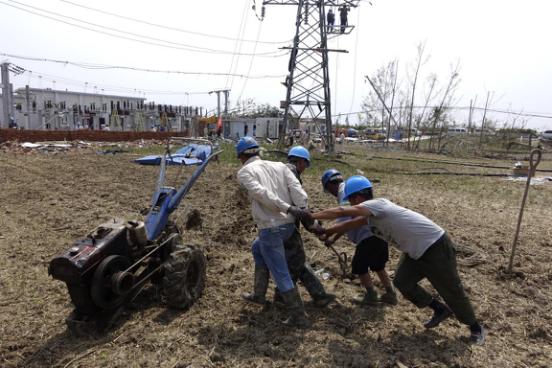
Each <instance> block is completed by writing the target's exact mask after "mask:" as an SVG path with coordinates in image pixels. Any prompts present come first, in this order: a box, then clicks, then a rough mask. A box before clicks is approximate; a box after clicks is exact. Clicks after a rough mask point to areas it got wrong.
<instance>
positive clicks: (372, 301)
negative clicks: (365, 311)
mask: <svg viewBox="0 0 552 368" xmlns="http://www.w3.org/2000/svg"><path fill="white" fill-rule="evenodd" d="M353 303H355V304H359V305H372V306H373V305H378V303H379V298H378V293H377V292H376V290H374V288H373V287H372V288H369V289H366V294H364V296H359V297H356V298H354V299H353Z"/></svg>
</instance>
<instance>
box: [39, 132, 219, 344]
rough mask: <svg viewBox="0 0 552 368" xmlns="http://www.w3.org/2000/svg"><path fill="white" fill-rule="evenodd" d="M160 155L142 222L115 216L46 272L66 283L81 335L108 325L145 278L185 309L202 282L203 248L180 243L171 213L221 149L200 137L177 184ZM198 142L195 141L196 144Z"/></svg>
mask: <svg viewBox="0 0 552 368" xmlns="http://www.w3.org/2000/svg"><path fill="white" fill-rule="evenodd" d="M169 143H170V142H168V143H167V150H166V152H165V154H164V155H163V156H161V157H160V173H159V180H158V182H157V188H156V190H155V192H154V194H153V197H152V201H151V207H150V208H149V210H148V211H147V214H146V216H145V220H144V221H127V220H122V219H113V220H111V221H108V222H106V223H104V224H102V225H100V226H98V227H97V228H95V229H94V230H92V232H90V233H89V234H88V235H86V236H85V237H84V238H81V239H78V240H77V241H75V242H74V243H73V245H72V246H71V248H69V250H67V251H65V252H63V253H61V254H60V255H58V256H56V257H55V258H54V259H52V261H51V262H50V265H49V267H48V273H49V274H50V275H52V276H53V277H54V278H55V279H57V280H61V281H63V282H65V283H66V284H67V289H68V290H69V295H70V297H71V300H72V302H73V304H74V306H75V309H74V311H73V312H72V313H71V315H70V316H69V317H68V318H67V320H66V321H67V326H68V328H69V330H70V331H71V332H74V333H77V334H82V333H88V332H93V330H96V331H101V330H104V329H106V328H108V327H109V326H110V325H111V324H112V323H113V322H114V321H115V319H116V318H117V316H118V315H119V314H120V312H121V311H122V309H123V305H124V304H125V302H129V301H131V300H133V299H134V298H136V296H137V295H138V294H139V293H140V292H141V291H142V290H143V289H144V287H145V286H146V285H147V283H148V282H150V281H151V282H152V283H153V284H155V285H157V286H158V287H159V289H160V291H161V297H162V299H163V301H164V302H165V303H166V304H167V305H168V306H169V307H172V308H179V309H185V308H187V307H189V306H190V305H191V304H192V303H194V301H196V300H197V299H198V298H199V297H200V296H201V293H202V291H203V288H204V285H205V271H206V261H205V256H204V254H203V251H202V250H201V249H200V248H198V247H196V246H193V245H184V244H183V240H182V237H181V235H180V231H179V229H178V228H177V226H176V224H175V222H174V221H172V220H171V219H170V218H169V216H170V214H171V213H172V212H174V210H176V209H177V207H178V205H179V203H180V201H181V200H182V198H184V196H185V195H186V193H188V191H189V190H190V188H191V187H192V186H193V184H194V183H195V181H196V180H197V178H198V177H199V176H200V175H201V173H202V172H203V170H205V168H206V167H207V165H208V164H209V161H210V160H211V159H212V158H214V157H216V156H217V155H218V154H219V153H220V152H215V148H214V147H213V146H212V145H211V144H210V143H208V142H207V141H206V142H202V145H201V146H199V147H200V148H201V149H200V150H198V151H197V152H199V154H197V157H195V159H197V160H196V162H197V163H199V165H198V167H197V168H196V170H195V171H194V173H193V174H192V176H191V177H190V178H189V179H188V180H187V181H186V182H185V183H184V184H183V185H182V186H181V187H180V188H178V189H175V188H172V187H169V186H165V173H166V168H167V165H168V163H169V162H170V160H171V157H172V156H171V154H170V151H169ZM196 146H197V145H196Z"/></svg>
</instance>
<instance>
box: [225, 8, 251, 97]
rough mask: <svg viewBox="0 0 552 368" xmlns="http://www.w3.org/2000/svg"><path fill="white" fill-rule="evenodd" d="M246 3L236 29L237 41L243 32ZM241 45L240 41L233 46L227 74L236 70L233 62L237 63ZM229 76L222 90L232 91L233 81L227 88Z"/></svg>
mask: <svg viewBox="0 0 552 368" xmlns="http://www.w3.org/2000/svg"><path fill="white" fill-rule="evenodd" d="M247 2H248V0H245V1H244V7H243V11H242V17H241V21H240V26H239V28H238V39H239V38H240V37H241V36H242V34H243V30H244V28H245V23H246V22H245V18H246V14H247ZM241 45H242V43H241V42H240V41H236V43H235V44H234V52H233V53H232V60H231V62H230V70H229V72H228V74H231V73H232V70H238V67H237V65H236V68H235V69H233V68H234V62H236V64H237V63H238V62H239V56H238V53H239V52H240V51H241ZM238 47H239V49H238ZM236 57H237V60H236ZM230 80H231V79H230V76H227V77H226V83H225V84H224V89H232V84H234V83H233V79H232V83H231V84H230V88H228V82H229V81H230Z"/></svg>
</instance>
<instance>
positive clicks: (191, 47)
mask: <svg viewBox="0 0 552 368" xmlns="http://www.w3.org/2000/svg"><path fill="white" fill-rule="evenodd" d="M7 1H10V2H12V3H16V4H19V5H22V6H26V7H28V8H31V9H35V10H38V11H41V12H44V13H47V14H52V15H54V16H57V17H62V18H66V19H71V20H74V21H77V22H81V23H85V24H89V25H91V26H94V27H97V28H100V29H94V28H90V27H86V26H83V25H80V24H75V23H71V22H67V21H64V20H62V19H58V18H54V17H52V16H48V15H46V14H41V13H37V12H35V11H32V10H29V9H25V8H21V7H19V6H16V5H13V4H8V3H6V2H4V1H0V4H3V5H5V6H8V7H11V8H14V9H18V10H21V11H24V12H27V13H30V14H33V15H37V16H39V17H43V18H47V19H51V20H54V21H56V22H60V23H63V24H67V25H70V26H73V27H77V28H81V29H85V30H88V31H91V32H96V33H100V34H104V35H107V36H111V37H115V38H120V39H124V40H128V41H134V42H139V43H143V44H147V45H153V46H159V47H165V48H170V49H176V50H185V51H190V52H198V53H207V54H232V52H231V51H227V50H219V49H210V48H205V47H199V46H194V45H187V44H182V43H178V42H172V41H167V40H162V39H158V38H154V37H149V36H146V35H141V34H137V33H133V32H127V31H124V30H120V29H117V28H112V27H107V26H102V25H99V24H96V23H92V22H88V21H85V20H82V19H78V18H74V17H69V16H65V15H62V14H59V13H55V12H51V11H48V10H45V9H41V8H37V7H34V6H31V5H27V4H24V3H20V2H17V1H15V0H7ZM101 29H107V30H110V31H114V32H118V33H122V34H127V35H131V36H136V37H141V38H144V39H149V40H151V41H146V40H141V39H137V38H133V37H128V36H124V35H118V34H114V33H110V32H106V31H103V30H101ZM160 42H164V43H166V44H163V43H160ZM286 54H287V53H281V52H279V51H271V52H266V53H262V54H258V56H261V57H273V58H276V57H281V56H285V55H286ZM243 55H251V54H250V53H243Z"/></svg>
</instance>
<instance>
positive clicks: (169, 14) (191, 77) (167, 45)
mask: <svg viewBox="0 0 552 368" xmlns="http://www.w3.org/2000/svg"><path fill="white" fill-rule="evenodd" d="M254 2H256V3H257V4H258V6H257V13H255V11H253V10H252V8H251V5H252V4H253V3H254ZM260 3H261V1H260V0H256V1H255V0H232V1H229V0H202V1H190V0H178V1H176V0H173V1H168V0H159V1H156V2H152V1H146V0H132V1H131V0H118V1H107V0H95V1H93V2H90V1H84V0H40V1H38V0H34V1H33V0H0V35H1V36H0V40H1V41H0V54H9V55H17V56H24V57H31V58H38V59H54V60H63V61H71V62H77V63H83V64H93V65H99V64H102V65H117V66H125V67H135V68H142V69H155V70H171V71H181V72H194V73H207V74H199V75H198V74H176V73H148V72H145V71H136V70H123V69H105V68H95V67H94V68H92V69H91V68H90V67H88V68H82V67H77V66H74V65H71V64H60V63H50V62H45V61H31V60H25V59H20V58H16V57H13V56H6V55H0V61H9V62H11V63H13V64H16V65H18V66H21V67H23V68H25V69H26V70H29V71H31V72H26V73H24V74H22V75H19V76H13V75H12V77H11V78H12V83H13V84H14V87H15V88H20V87H24V86H25V85H26V84H29V85H30V86H31V87H36V88H55V89H66V88H67V89H69V90H74V91H87V92H98V93H106V94H107V93H109V94H122V95H128V96H142V97H145V98H146V99H147V100H148V101H155V102H158V103H166V104H174V105H177V104H182V105H196V106H204V107H206V108H207V109H209V110H213V109H214V108H215V107H216V96H215V95H214V94H211V95H209V94H208V93H206V92H209V91H213V90H217V89H226V88H229V89H231V92H230V105H231V106H233V105H234V104H235V103H236V101H237V100H238V99H242V100H243V99H248V98H253V99H254V100H255V102H256V103H258V104H263V103H269V104H271V105H276V106H278V105H279V103H280V100H283V99H285V93H286V91H285V87H284V86H283V85H282V84H281V82H283V81H284V79H285V75H286V73H287V65H288V61H289V54H288V53H287V52H286V51H283V50H280V49H279V47H282V46H287V45H290V40H291V39H292V38H293V36H294V31H295V14H296V8H295V7H294V6H276V5H267V7H266V14H265V18H264V19H263V20H262V21H260V20H259V19H258V18H259V15H260V14H259V13H260V11H259V8H260ZM370 3H371V4H370ZM83 6H85V7H89V8H93V9H96V10H100V11H102V12H99V11H95V10H93V9H87V8H85V7H83ZM551 11H552V3H550V2H549V1H545V0H526V1H523V2H522V1H512V0H501V1H500V0H485V1H481V0H479V1H478V0H464V1H451V0H418V1H413V0H371V2H368V1H366V0H362V1H360V6H359V7H358V8H355V9H353V10H352V11H351V12H350V13H349V24H352V25H355V29H354V30H353V32H352V33H351V34H350V35H346V36H340V37H337V38H336V39H334V40H332V41H331V42H330V43H329V47H330V48H338V49H346V50H348V51H349V53H347V54H341V53H340V54H337V53H332V54H331V55H330V61H329V65H330V86H331V93H332V104H333V106H332V112H333V113H335V114H347V113H353V112H358V111H361V103H362V100H363V99H364V98H365V97H366V95H367V94H368V92H369V90H370V86H369V84H367V83H365V81H364V76H365V75H373V74H374V73H375V71H376V70H377V69H378V68H379V67H381V66H382V65H384V64H386V63H388V62H389V61H391V60H398V62H399V76H400V78H402V79H404V81H403V82H402V83H405V84H406V83H407V82H406V76H407V75H409V73H410V74H411V70H412V63H413V61H414V59H415V57H416V53H417V51H416V47H417V45H418V44H420V43H421V42H425V45H426V54H427V56H428V60H427V62H426V63H425V64H423V65H422V67H421V72H420V78H421V79H424V78H425V77H427V75H429V74H430V73H436V74H437V75H438V76H439V80H440V82H441V83H442V84H444V83H445V80H446V78H447V74H448V73H449V72H450V68H451V65H453V64H456V63H459V65H460V73H459V74H460V79H461V81H460V84H459V87H458V90H457V92H456V97H457V101H456V105H457V106H468V105H469V103H470V99H476V105H477V106H480V107H483V106H484V104H485V98H486V96H487V93H491V95H492V98H491V102H490V107H491V108H493V109H497V110H505V111H512V112H517V113H519V112H522V113H532V114H537V115H545V116H550V117H552V106H550V103H549V101H550V100H551V99H550V95H551V93H550V92H551V89H552V48H550V47H549V43H550V41H549V39H550V36H551V35H552V22H550V21H549V19H548V18H549V15H550V14H551ZM107 13H111V14H107ZM37 14H40V15H37ZM123 17H127V18H133V19H136V20H139V21H135V20H131V19H125V18H123ZM52 18H53V19H52ZM64 22H65V23H64ZM67 23H70V24H73V25H70V24H67ZM74 25H77V26H78V27H76V26H74ZM159 25H161V26H163V27H164V28H163V27H160V26H159ZM119 31H124V32H126V33H121V32H119ZM113 35H118V36H119V37H114V36H113ZM136 39H139V40H141V42H137V41H135V40H136ZM237 39H242V40H245V41H243V42H240V41H237ZM255 41H258V42H255ZM159 44H162V45H164V46H159ZM236 52H237V53H241V54H243V55H239V56H236V55H233V54H235V53H236ZM209 73H223V74H224V73H233V74H238V75H241V76H247V75H249V76H250V77H252V78H249V79H247V78H242V77H228V76H224V75H209ZM54 81H55V82H54ZM423 92H424V91H423V88H420V96H418V97H417V98H419V100H420V102H421V94H422V93H423ZM476 96H477V97H476ZM454 117H455V119H456V120H457V121H458V122H459V123H464V122H466V121H467V113H466V112H465V111H461V110H458V111H457V112H455V113H454ZM488 117H490V118H491V119H493V120H496V121H497V122H498V124H499V125H500V124H502V123H504V122H507V121H509V122H511V121H512V119H513V117H514V115H511V114H510V115H508V114H497V113H490V114H488ZM481 118H482V112H476V113H475V115H474V118H473V119H474V121H480V120H481ZM340 119H341V122H343V117H341V118H340ZM356 119H357V114H351V115H350V119H349V121H350V122H351V123H354V122H355V121H356ZM522 119H525V120H526V124H527V125H526V126H527V127H531V128H535V129H537V130H545V129H552V118H537V117H532V118H529V117H524V118H518V122H521V120H522Z"/></svg>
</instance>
